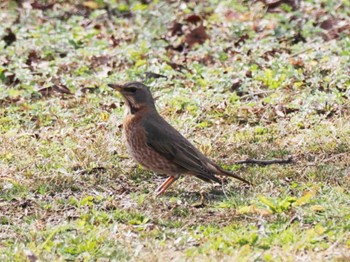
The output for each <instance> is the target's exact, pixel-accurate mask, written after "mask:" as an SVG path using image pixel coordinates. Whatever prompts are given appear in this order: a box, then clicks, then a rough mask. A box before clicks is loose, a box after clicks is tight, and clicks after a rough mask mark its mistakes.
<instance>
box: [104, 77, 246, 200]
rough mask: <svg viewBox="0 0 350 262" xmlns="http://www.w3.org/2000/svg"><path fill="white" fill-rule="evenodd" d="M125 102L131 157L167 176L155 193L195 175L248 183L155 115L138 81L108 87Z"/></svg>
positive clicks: (149, 96) (125, 127)
mask: <svg viewBox="0 0 350 262" xmlns="http://www.w3.org/2000/svg"><path fill="white" fill-rule="evenodd" d="M108 86H110V87H111V88H113V89H116V90H118V91H119V92H120V93H121V94H122V96H123V97H124V100H125V105H126V112H125V113H126V114H125V118H124V123H123V131H124V137H125V138H126V144H127V147H128V151H129V153H130V154H131V156H132V157H133V158H134V159H135V160H136V161H137V162H138V163H140V164H141V165H142V166H144V167H145V168H147V169H150V170H152V171H154V172H156V173H159V174H166V175H170V177H169V178H168V179H166V180H165V182H164V183H163V184H161V185H160V186H159V187H158V188H157V190H156V193H157V195H159V194H162V193H164V192H165V191H166V190H167V189H168V188H169V187H170V186H171V185H172V184H173V183H174V182H175V181H176V180H177V179H178V178H179V177H180V175H192V176H196V177H198V178H200V179H202V180H204V181H206V182H212V181H214V182H217V183H220V180H219V178H218V177H216V176H215V174H218V175H223V176H230V177H234V178H237V179H239V180H241V181H243V182H245V183H247V184H250V183H249V182H248V181H247V180H245V179H243V178H241V177H239V176H237V175H235V174H233V173H231V172H229V171H226V170H223V169H222V168H221V167H220V166H218V165H217V164H215V163H214V162H213V161H212V160H210V159H209V158H207V157H206V156H205V155H203V154H202V153H201V152H200V151H199V150H198V149H197V148H196V147H195V146H194V145H192V144H191V143H190V142H189V141H188V140H187V139H186V138H185V137H183V136H182V135H181V134H180V133H179V132H178V131H177V130H176V129H175V128H174V127H172V126H171V125H170V124H169V123H168V122H167V121H165V120H164V118H163V117H161V116H160V115H159V113H158V112H157V109H156V106H155V103H154V99H153V96H152V94H151V91H150V90H149V88H148V87H147V86H145V85H144V84H142V83H140V82H130V83H126V84H124V85H119V84H109V85H108Z"/></svg>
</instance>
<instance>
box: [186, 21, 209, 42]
mask: <svg viewBox="0 0 350 262" xmlns="http://www.w3.org/2000/svg"><path fill="white" fill-rule="evenodd" d="M208 39H209V35H208V34H207V33H206V32H205V28H204V26H203V25H200V26H199V27H197V28H195V29H193V30H192V31H191V32H190V33H189V34H187V35H186V37H185V42H186V43H187V44H188V45H189V46H190V47H192V46H194V45H195V44H200V45H201V44H203V43H204V42H205V41H206V40H208Z"/></svg>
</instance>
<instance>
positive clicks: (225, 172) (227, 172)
mask: <svg viewBox="0 0 350 262" xmlns="http://www.w3.org/2000/svg"><path fill="white" fill-rule="evenodd" d="M215 167H216V170H217V172H216V174H218V175H222V176H229V177H234V178H236V179H238V180H241V181H242V182H244V183H246V184H248V185H252V183H250V182H249V181H247V180H245V179H244V178H242V177H240V176H238V175H236V174H234V173H232V172H230V171H227V170H224V169H222V168H221V167H220V166H218V165H215Z"/></svg>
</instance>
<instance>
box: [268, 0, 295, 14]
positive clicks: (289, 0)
mask: <svg viewBox="0 0 350 262" xmlns="http://www.w3.org/2000/svg"><path fill="white" fill-rule="evenodd" d="M262 2H264V3H265V5H266V6H267V7H268V11H275V9H276V8H278V7H279V6H280V5H281V4H286V5H289V6H291V7H292V9H293V10H297V9H299V7H300V0H263V1H262Z"/></svg>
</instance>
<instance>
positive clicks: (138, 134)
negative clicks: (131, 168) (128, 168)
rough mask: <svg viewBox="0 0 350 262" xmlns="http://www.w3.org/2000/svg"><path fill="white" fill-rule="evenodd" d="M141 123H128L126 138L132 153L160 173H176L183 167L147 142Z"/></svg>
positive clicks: (140, 161) (142, 163) (138, 160)
mask: <svg viewBox="0 0 350 262" xmlns="http://www.w3.org/2000/svg"><path fill="white" fill-rule="evenodd" d="M141 128H142V127H140V126H139V125H126V126H125V127H124V139H125V141H126V145H127V148H128V151H129V153H130V155H131V156H132V157H133V158H134V159H135V160H136V161H137V162H138V163H140V164H141V165H142V166H144V167H145V168H147V169H150V170H152V171H154V172H156V173H159V174H167V175H176V174H180V173H182V172H183V170H182V168H180V167H179V166H177V165H176V164H174V163H172V162H171V161H169V160H168V159H166V158H164V157H163V156H161V155H160V154H158V153H157V152H156V151H154V150H153V149H152V148H150V147H149V146H148V145H147V143H146V135H145V133H144V130H142V129H141Z"/></svg>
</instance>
